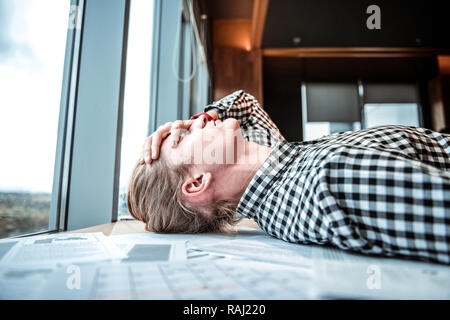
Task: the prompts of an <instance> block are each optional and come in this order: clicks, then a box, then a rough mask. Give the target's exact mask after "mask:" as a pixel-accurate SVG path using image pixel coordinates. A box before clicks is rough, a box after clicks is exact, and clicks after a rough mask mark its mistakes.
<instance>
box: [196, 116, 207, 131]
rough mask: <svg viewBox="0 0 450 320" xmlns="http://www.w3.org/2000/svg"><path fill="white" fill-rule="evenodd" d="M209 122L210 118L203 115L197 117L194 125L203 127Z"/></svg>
mask: <svg viewBox="0 0 450 320" xmlns="http://www.w3.org/2000/svg"><path fill="white" fill-rule="evenodd" d="M207 123H208V120H207V119H206V116H204V115H201V116H199V117H198V118H197V119H195V120H194V123H193V124H192V125H193V126H194V127H196V128H200V129H203V128H204V127H205V126H206V124H207Z"/></svg>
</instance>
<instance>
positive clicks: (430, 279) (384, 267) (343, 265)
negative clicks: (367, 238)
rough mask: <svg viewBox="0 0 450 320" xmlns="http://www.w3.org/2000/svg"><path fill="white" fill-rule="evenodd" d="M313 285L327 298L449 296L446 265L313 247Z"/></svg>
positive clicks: (448, 273) (435, 297) (448, 269)
mask: <svg viewBox="0 0 450 320" xmlns="http://www.w3.org/2000/svg"><path fill="white" fill-rule="evenodd" d="M313 256H314V270H315V280H314V283H315V287H316V288H317V290H318V291H319V292H320V294H321V296H323V297H328V298H350V299H353V298H358V299H361V298H362V299H365V298H372V299H450V267H449V266H445V265H439V264H434V263H425V262H418V261H412V260H406V259H393V258H384V257H373V256H364V255H362V254H355V253H350V252H346V251H343V250H339V249H335V248H331V247H314V253H313Z"/></svg>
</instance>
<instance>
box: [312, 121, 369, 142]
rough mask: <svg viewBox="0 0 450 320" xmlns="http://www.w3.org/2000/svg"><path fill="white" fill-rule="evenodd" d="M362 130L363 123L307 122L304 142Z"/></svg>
mask: <svg viewBox="0 0 450 320" xmlns="http://www.w3.org/2000/svg"><path fill="white" fill-rule="evenodd" d="M360 129H361V123H360V122H359V121H356V122H307V123H306V124H305V129H304V137H303V140H305V141H308V140H315V139H319V138H321V137H323V136H328V135H330V134H333V133H337V132H345V131H356V130H360Z"/></svg>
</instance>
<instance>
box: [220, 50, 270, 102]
mask: <svg viewBox="0 0 450 320" xmlns="http://www.w3.org/2000/svg"><path fill="white" fill-rule="evenodd" d="M213 65H214V100H218V99H220V98H222V97H224V96H226V95H228V94H230V93H232V92H233V91H236V90H239V89H243V90H245V91H247V92H248V93H250V94H252V95H253V96H255V98H257V99H258V101H259V102H260V103H261V105H262V106H263V105H264V104H263V92H262V54H261V50H260V49H256V50H252V51H247V50H243V49H238V48H229V47H216V48H214V56H213Z"/></svg>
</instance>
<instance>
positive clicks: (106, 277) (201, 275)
mask: <svg viewBox="0 0 450 320" xmlns="http://www.w3.org/2000/svg"><path fill="white" fill-rule="evenodd" d="M80 274H81V275H82V277H81V282H80V286H79V288H78V289H74V288H68V286H67V280H68V275H67V273H65V272H64V271H59V272H56V273H55V274H54V276H53V277H52V279H51V280H50V281H49V282H48V284H47V287H46V288H45V290H43V291H42V295H41V296H40V297H39V299H307V298H312V296H311V294H312V293H313V291H312V290H310V282H311V274H310V273H309V272H304V271H299V270H298V269H296V268H286V267H285V268H283V267H281V269H280V266H276V267H274V266H269V267H268V266H267V265H264V264H262V263H258V262H253V261H227V260H226V259H222V260H218V261H217V262H213V261H201V262H197V263H196V262H173V263H143V262H140V263H138V262H135V263H121V264H116V265H115V264H97V265H85V266H82V267H81V271H80Z"/></svg>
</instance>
